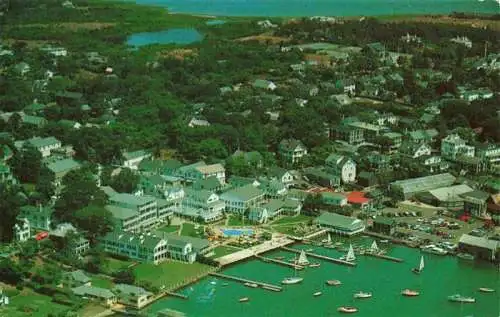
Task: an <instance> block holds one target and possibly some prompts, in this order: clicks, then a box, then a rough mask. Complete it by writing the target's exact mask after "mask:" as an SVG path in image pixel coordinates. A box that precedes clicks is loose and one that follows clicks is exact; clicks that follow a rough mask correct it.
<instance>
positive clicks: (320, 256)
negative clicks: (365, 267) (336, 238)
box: [281, 247, 356, 266]
mask: <svg viewBox="0 0 500 317" xmlns="http://www.w3.org/2000/svg"><path fill="white" fill-rule="evenodd" d="M281 249H283V250H285V251H289V252H294V253H297V254H300V252H301V251H300V250H296V249H292V248H288V247H282V248H281ZM306 255H307V256H310V257H312V258H316V259H321V260H325V261H329V262H333V263H337V264H342V265H347V266H356V263H353V262H349V261H346V260H340V259H335V258H332V257H328V256H325V255H320V254H316V253H310V252H306Z"/></svg>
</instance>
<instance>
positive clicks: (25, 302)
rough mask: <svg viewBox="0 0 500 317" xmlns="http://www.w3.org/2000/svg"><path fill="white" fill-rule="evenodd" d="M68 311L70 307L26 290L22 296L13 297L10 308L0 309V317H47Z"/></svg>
mask: <svg viewBox="0 0 500 317" xmlns="http://www.w3.org/2000/svg"><path fill="white" fill-rule="evenodd" d="M67 309H69V307H66V306H63V305H59V304H56V303H53V302H52V298H51V297H49V296H45V295H39V294H37V293H34V292H33V291H31V290H28V289H25V290H23V292H22V293H21V294H19V295H17V296H14V297H11V298H10V303H9V305H8V306H4V307H2V308H0V316H9V317H25V316H31V317H47V316H48V314H49V313H53V314H57V313H59V312H61V311H64V310H67Z"/></svg>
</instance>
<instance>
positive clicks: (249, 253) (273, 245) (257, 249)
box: [217, 237, 295, 266]
mask: <svg viewBox="0 0 500 317" xmlns="http://www.w3.org/2000/svg"><path fill="white" fill-rule="evenodd" d="M294 242H295V240H292V239H289V238H286V237H278V238H274V239H273V240H270V241H266V242H264V243H261V244H259V245H256V246H253V247H251V248H248V249H245V250H241V251H238V252H235V253H232V254H228V255H226V256H223V257H220V258H218V259H217V261H218V262H219V264H220V265H221V266H226V265H229V264H232V263H236V262H239V261H242V260H245V259H248V258H251V257H253V256H254V255H259V254H261V253H265V252H268V251H271V250H274V249H279V248H281V247H284V246H287V245H290V244H292V243H294Z"/></svg>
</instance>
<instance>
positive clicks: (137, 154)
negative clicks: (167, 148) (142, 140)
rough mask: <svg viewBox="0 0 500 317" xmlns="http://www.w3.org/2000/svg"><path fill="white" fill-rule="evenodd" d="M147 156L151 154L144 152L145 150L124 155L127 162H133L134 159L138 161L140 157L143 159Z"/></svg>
mask: <svg viewBox="0 0 500 317" xmlns="http://www.w3.org/2000/svg"><path fill="white" fill-rule="evenodd" d="M147 155H150V154H149V153H148V152H146V151H144V150H139V151H134V152H124V153H123V157H124V158H125V159H126V160H132V159H136V158H139V157H142V156H147Z"/></svg>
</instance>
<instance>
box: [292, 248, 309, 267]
mask: <svg viewBox="0 0 500 317" xmlns="http://www.w3.org/2000/svg"><path fill="white" fill-rule="evenodd" d="M295 264H298V265H309V260H308V259H307V256H306V253H305V252H304V250H302V251H301V252H300V255H299V259H298V260H297V262H296V263H295Z"/></svg>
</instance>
